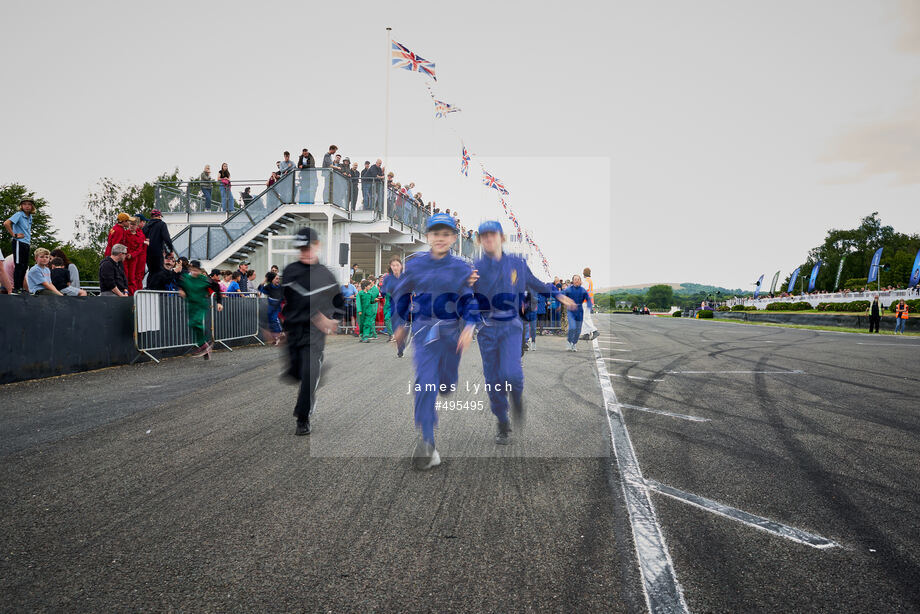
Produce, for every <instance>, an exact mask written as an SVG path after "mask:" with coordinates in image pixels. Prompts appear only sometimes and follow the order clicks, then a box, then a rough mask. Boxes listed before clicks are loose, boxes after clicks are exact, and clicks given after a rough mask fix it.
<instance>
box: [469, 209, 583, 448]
mask: <svg viewBox="0 0 920 614" xmlns="http://www.w3.org/2000/svg"><path fill="white" fill-rule="evenodd" d="M504 242H505V233H504V231H503V230H502V226H501V224H499V223H498V222H494V221H488V222H483V223H482V224H480V226H479V243H480V245H482V251H483V255H482V256H481V257H480V258H479V259H478V260H477V261H476V263H475V265H474V268H475V274H474V277H476V281H475V283H474V284H473V291H474V292H475V299H476V302H477V309H478V311H479V313H480V316H481V319H482V323H481V325H480V326H479V331H478V333H479V336H478V337H477V343H479V353H480V354H481V355H482V372H483V375H484V376H485V382H486V390H488V393H489V404H490V405H491V407H492V413H493V414H495V417H496V418H498V434H497V435H496V437H495V442H496V443H499V444H507V443H508V442H509V437H510V433H511V424H510V423H509V421H508V395H507V394H506V393H507V392H511V410H512V414H513V417H514V421H515V426H518V427H522V426H523V423H524V401H523V397H522V394H523V392H524V371H523V369H522V368H521V335H522V333H523V323H522V322H521V318H520V317H518V310H519V309H520V307H521V301H522V299H523V296H524V291H525V290H530V292H531V293H532V294H533V295H534V296H537V297H538V299H540V300H542V299H543V298H544V297H545V296H552V297H555V298H556V300H558V301H559V302H560V303H562V304H563V305H565V306H566V307H569V308H574V307H575V303H574V302H572V300H571V299H569V298H568V297H567V296H565V295H564V294H562V293H561V292H559V290H558V289H557V288H556V287H555V286H553V285H552V284H549V283H544V282H542V281H540V280H539V279H537V277H536V276H535V275H534V274H533V273H532V272H531V270H530V267H528V266H527V262H526V261H525V260H524V259H523V258H521V257H520V256H518V255H515V254H506V253H504V251H503V250H502V243H504ZM528 313H532V312H528ZM532 315H533V316H536V313H532Z"/></svg>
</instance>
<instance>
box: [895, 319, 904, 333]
mask: <svg viewBox="0 0 920 614" xmlns="http://www.w3.org/2000/svg"><path fill="white" fill-rule="evenodd" d="M905 322H907V320H905V319H904V318H897V319H895V321H894V332H896V333H899V332H900V333H903V332H904V323H905Z"/></svg>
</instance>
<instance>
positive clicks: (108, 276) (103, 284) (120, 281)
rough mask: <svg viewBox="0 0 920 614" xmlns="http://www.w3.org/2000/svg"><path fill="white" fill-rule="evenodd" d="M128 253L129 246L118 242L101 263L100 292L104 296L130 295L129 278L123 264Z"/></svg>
mask: <svg viewBox="0 0 920 614" xmlns="http://www.w3.org/2000/svg"><path fill="white" fill-rule="evenodd" d="M127 253H128V248H127V247H125V246H124V245H122V244H121V243H116V244H115V245H113V246H112V253H111V254H110V255H108V256H106V257H105V258H104V259H103V260H102V262H101V263H100V264H99V293H100V294H101V295H102V296H128V279H127V278H126V277H125V269H124V266H122V264H121V263H122V262H123V261H124V259H125V256H126V255H127Z"/></svg>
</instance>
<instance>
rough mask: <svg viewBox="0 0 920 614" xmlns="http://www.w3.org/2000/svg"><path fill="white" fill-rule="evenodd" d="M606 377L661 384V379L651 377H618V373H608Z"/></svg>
mask: <svg viewBox="0 0 920 614" xmlns="http://www.w3.org/2000/svg"><path fill="white" fill-rule="evenodd" d="M607 377H625V378H626V379H639V380H642V381H644V382H663V381H664V380H663V379H652V378H651V377H641V376H639V375H620V374H618V373H608V374H607Z"/></svg>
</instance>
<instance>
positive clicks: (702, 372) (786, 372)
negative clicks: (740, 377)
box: [611, 359, 805, 375]
mask: <svg viewBox="0 0 920 614" xmlns="http://www.w3.org/2000/svg"><path fill="white" fill-rule="evenodd" d="M611 360H612V359H611ZM665 373H667V374H668V375H699V374H704V373H705V374H719V373H732V374H739V373H768V374H773V375H775V374H784V375H805V372H804V371H802V370H799V369H796V370H795V371H665Z"/></svg>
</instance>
